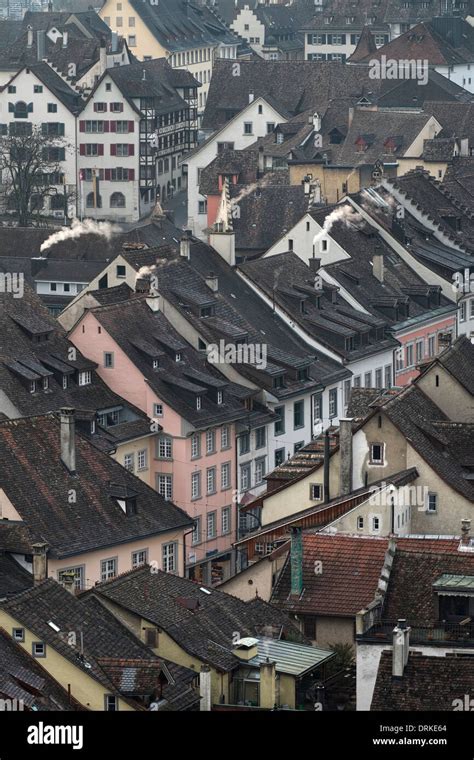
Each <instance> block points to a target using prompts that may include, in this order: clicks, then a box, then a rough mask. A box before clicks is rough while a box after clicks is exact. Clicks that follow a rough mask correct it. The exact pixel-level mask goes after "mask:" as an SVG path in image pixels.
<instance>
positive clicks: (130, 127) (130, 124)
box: [128, 121, 135, 132]
mask: <svg viewBox="0 0 474 760" xmlns="http://www.w3.org/2000/svg"><path fill="white" fill-rule="evenodd" d="M128 131H129V132H134V131H135V122H134V121H129V122H128Z"/></svg>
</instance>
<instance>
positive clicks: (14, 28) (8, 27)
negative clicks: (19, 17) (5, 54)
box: [0, 18, 23, 53]
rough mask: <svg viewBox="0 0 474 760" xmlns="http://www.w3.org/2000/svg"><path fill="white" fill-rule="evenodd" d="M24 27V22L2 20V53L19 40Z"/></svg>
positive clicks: (0, 47)
mask: <svg viewBox="0 0 474 760" xmlns="http://www.w3.org/2000/svg"><path fill="white" fill-rule="evenodd" d="M22 26H23V22H22V21H14V20H12V19H5V18H4V19H2V23H1V24H0V53H1V51H3V50H4V49H5V48H8V47H10V45H11V44H12V43H13V42H15V40H16V39H18V37H19V35H20V33H21V28H22Z"/></svg>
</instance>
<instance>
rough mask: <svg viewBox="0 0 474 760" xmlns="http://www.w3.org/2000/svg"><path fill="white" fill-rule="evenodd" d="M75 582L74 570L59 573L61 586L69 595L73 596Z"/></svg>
mask: <svg viewBox="0 0 474 760" xmlns="http://www.w3.org/2000/svg"><path fill="white" fill-rule="evenodd" d="M75 580H76V573H75V571H74V570H63V572H62V573H61V585H62V586H63V587H64V588H65V589H66V591H69V593H70V594H72V595H73V596H75V592H76V589H75Z"/></svg>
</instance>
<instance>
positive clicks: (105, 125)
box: [104, 121, 110, 132]
mask: <svg viewBox="0 0 474 760" xmlns="http://www.w3.org/2000/svg"><path fill="white" fill-rule="evenodd" d="M109 131H110V122H108V121H104V132H109Z"/></svg>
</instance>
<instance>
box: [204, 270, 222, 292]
mask: <svg viewBox="0 0 474 760" xmlns="http://www.w3.org/2000/svg"><path fill="white" fill-rule="evenodd" d="M206 285H207V287H208V288H210V289H211V290H212V292H213V293H217V291H218V290H219V278H218V276H217V275H216V274H214V272H209V274H208V275H207V277H206Z"/></svg>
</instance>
